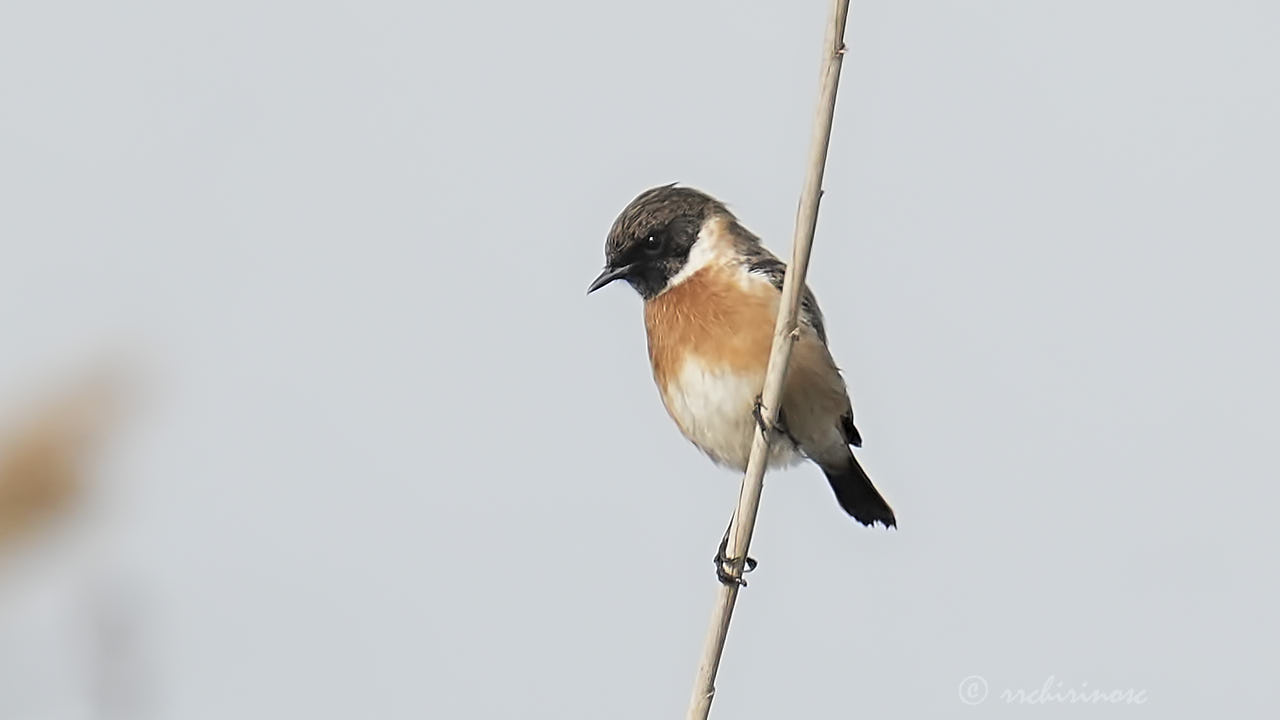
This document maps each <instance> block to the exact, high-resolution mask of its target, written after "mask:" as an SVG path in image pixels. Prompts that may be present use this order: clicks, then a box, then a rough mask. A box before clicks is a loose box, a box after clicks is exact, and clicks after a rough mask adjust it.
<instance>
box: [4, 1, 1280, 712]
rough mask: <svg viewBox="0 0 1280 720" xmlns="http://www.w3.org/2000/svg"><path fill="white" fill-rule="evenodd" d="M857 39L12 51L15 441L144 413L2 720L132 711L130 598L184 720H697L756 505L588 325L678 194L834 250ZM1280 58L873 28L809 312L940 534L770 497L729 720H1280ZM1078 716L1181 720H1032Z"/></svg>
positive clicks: (697, 16) (390, 39) (89, 20)
mask: <svg viewBox="0 0 1280 720" xmlns="http://www.w3.org/2000/svg"><path fill="white" fill-rule="evenodd" d="M827 9H828V8H827V3H826V2H803V3H763V2H727V1H724V2H648V3H629V4H617V3H596V2H544V3H534V4H525V3H505V4H502V3H499V4H494V3H469V4H463V3H448V4H446V3H410V2H382V1H379V2H341V3H338V2H318V3H312V2H307V3H304V2H282V3H269V4H265V3H254V2H244V1H242V0H230V1H228V2H219V3H202V4H183V5H177V4H173V3H159V2H130V1H125V2H119V3H111V4H107V5H104V4H101V3H88V2H46V3H34V4H33V3H6V4H4V5H3V6H0V103H2V108H0V247H2V248H3V253H2V257H3V260H2V261H0V336H2V338H3V339H2V340H0V343H2V347H3V352H0V401H2V402H3V404H0V411H3V412H2V413H0V415H2V418H0V419H3V420H5V421H9V420H12V419H13V418H14V417H16V414H17V412H18V411H17V408H19V407H21V403H20V401H21V399H23V398H26V397H28V396H30V395H32V393H33V392H35V389H39V388H47V387H54V386H56V385H57V384H58V383H59V382H61V381H62V380H63V379H65V378H67V377H71V376H73V375H74V373H75V372H76V371H77V369H79V368H81V367H83V366H84V365H86V364H88V363H91V362H92V361H93V360H94V359H96V358H98V357H100V356H102V355H103V353H110V352H114V351H117V350H120V351H123V352H124V354H125V355H126V356H128V357H129V358H131V359H132V361H134V362H135V363H136V367H137V368H138V369H139V372H138V376H139V378H140V380H141V382H140V383H139V386H140V392H139V402H138V403H137V411H136V412H135V413H134V414H133V415H132V417H131V419H130V420H129V422H127V423H126V424H125V425H124V427H123V429H122V430H121V431H120V432H119V433H117V434H116V435H115V436H114V438H113V440H114V442H113V443H112V444H111V446H110V450H109V452H108V453H107V454H106V455H105V460H104V461H103V463H102V465H101V467H100V471H99V473H98V476H97V479H98V480H99V481H100V482H101V487H102V488H104V489H106V490H104V491H103V492H101V493H100V502H98V503H97V504H96V505H95V506H94V511H93V512H92V513H90V515H91V520H87V521H86V523H87V525H86V526H85V527H84V528H81V529H79V530H77V531H75V532H73V533H72V534H71V535H69V536H67V537H65V538H62V539H49V540H47V541H46V542H47V544H48V547H45V548H44V549H43V550H40V551H39V552H40V553H41V555H40V557H44V558H47V559H48V562H47V563H45V562H34V561H31V560H29V559H28V560H26V561H21V560H13V561H9V562H8V566H7V567H8V575H7V576H0V668H3V669H4V672H3V673H0V715H4V716H5V717H10V716H12V717H18V718H57V719H59V720H60V719H61V718H80V717H95V716H94V715H93V714H92V711H91V710H90V709H89V708H88V706H87V705H86V703H87V702H88V700H86V699H85V698H86V697H88V696H87V695H86V694H85V693H87V690H85V687H84V686H85V682H84V681H83V675H84V672H85V671H84V670H83V665H84V664H85V663H86V662H87V661H85V660H84V659H83V657H82V655H83V652H84V651H83V647H82V644H83V643H82V641H81V640H78V639H77V635H76V632H77V631H76V630H75V629H74V623H69V622H68V620H67V618H70V617H76V612H77V611H76V610H75V608H76V607H77V605H76V603H78V602H79V600H77V599H76V598H78V597H79V595H78V594H77V593H79V592H80V590H78V589H77V588H83V586H85V585H86V584H88V585H94V586H95V587H96V586H97V584H102V583H105V584H106V585H107V586H108V587H113V588H118V589H117V590H110V591H108V592H107V594H108V595H109V596H113V597H115V596H119V597H123V598H125V601H126V605H127V606H128V607H129V608H131V610H128V611H127V613H126V614H128V613H132V614H133V616H135V621H134V625H135V627H134V631H135V632H136V634H137V643H138V650H137V653H136V654H137V657H136V658H135V662H136V665H137V667H136V668H135V670H136V672H137V673H138V674H139V676H140V677H141V678H142V680H140V681H139V682H140V684H141V685H142V686H143V688H144V691H143V694H145V696H146V700H145V703H144V704H145V706H146V707H147V708H148V709H147V712H146V714H147V716H148V717H155V718H179V719H182V720H188V719H190V720H203V719H206V718H207V719H210V720H213V719H220V718H230V717H243V718H279V717H308V718H350V717H377V718H428V717H431V718H449V717H484V718H557V719H559V718H600V717H609V718H655V717H678V716H681V714H682V713H683V711H684V706H685V703H686V701H687V698H688V694H689V690H690V687H691V683H692V680H693V673H694V669H695V665H696V662H697V658H698V653H699V650H700V648H701V644H702V640H703V634H704V630H705V624H706V622H707V618H708V614H709V611H710V609H711V604H712V600H713V597H714V593H715V583H714V578H713V575H712V567H711V564H710V562H709V560H710V556H711V554H712V552H713V550H714V546H715V544H716V542H717V541H718V539H719V537H720V533H721V531H722V529H723V526H724V523H725V521H726V520H727V518H728V515H729V512H730V510H731V507H732V505H733V502H734V499H735V498H736V492H737V490H736V489H737V482H738V479H737V477H736V476H734V475H733V474H732V473H730V472H728V471H724V470H720V469H716V468H714V467H712V466H711V465H710V464H709V463H708V462H706V461H705V460H704V459H703V458H702V456H701V455H699V453H698V452H697V451H696V450H695V449H694V448H693V447H692V446H690V445H688V444H687V443H686V442H685V441H684V440H683V439H682V438H681V437H680V436H679V434H678V433H677V431H676V430H675V428H674V426H673V425H672V423H671V422H670V421H669V420H668V419H667V417H666V415H665V413H664V411H663V410H662V408H661V404H660V402H659V400H658V397H657V392H656V391H655V389H654V387H653V385H652V381H651V379H650V377H649V370H648V365H647V359H646V357H645V352H644V334H643V329H642V324H641V319H640V302H639V300H638V298H637V297H635V296H634V294H633V293H631V292H630V290H628V289H626V288H625V287H622V286H617V287H610V288H609V289H608V290H606V291H604V292H601V293H599V294H597V295H593V296H592V297H590V298H586V297H584V295H583V293H584V290H585V288H586V285H587V283H588V282H589V281H590V280H591V278H592V277H594V275H595V273H596V272H597V271H598V269H599V266H600V264H601V260H602V243H603V239H604V234H605V232H606V231H607V229H608V227H609V224H610V223H611V222H612V220H613V218H614V216H615V215H616V214H617V213H618V211H619V210H620V209H621V208H622V206H623V205H624V204H625V203H626V202H628V201H629V200H630V199H631V198H632V197H633V196H634V195H635V194H636V193H637V192H639V191H640V190H642V189H644V188H647V187H649V186H652V185H655V184H659V183H665V182H671V181H681V182H684V183H687V184H690V185H693V186H695V187H699V188H701V189H704V190H706V191H708V192H710V193H712V194H714V195H716V196H718V197H720V198H722V199H724V200H725V201H726V202H728V203H729V204H730V205H731V207H732V208H733V209H734V210H735V211H736V212H737V213H738V215H739V216H740V217H741V219H742V220H743V221H744V222H745V223H746V224H747V225H748V227H750V228H752V229H753V230H755V231H756V232H757V233H759V234H760V235H762V236H763V237H764V238H765V239H766V242H767V243H768V244H769V245H770V246H771V247H772V248H773V249H774V250H775V251H776V252H778V254H779V255H783V256H786V255H788V254H789V252H790V250H789V248H790V234H791V226H792V221H793V218H794V211H795V206H796V200H797V197H798V194H799V189H800V185H801V180H802V176H803V163H804V156H805V150H806V147H807V145H808V142H809V127H810V121H811V113H812V109H813V104H814V99H815V95H816V84H817V70H818V56H819V45H820V39H821V36H822V32H823V23H824V22H825V17H826V13H827ZM1278 30H1280V6H1277V5H1276V4H1274V3H1267V2H1245V1H1243V0H1241V1H1238V2H1222V3H1211V2H1176V1H1164V2H1159V1H1155V0H1151V1H1145V2H1138V1H1134V0H1108V1H1107V2H1096V1H1091V0H1089V1H1076V2H1042V1H1033V0H1018V1H1003V2H995V1H991V0H966V1H964V2H938V1H934V2H926V1H922V2H907V3H904V2H887V1H881V2H854V4H853V9H852V14H851V17H850V21H849V29H848V37H847V41H848V44H849V48H850V51H849V55H848V57H847V60H846V63H845V69H844V75H843V80H842V83H841V94H840V101H839V105H838V108H837V114H836V123H835V132H834V137H833V140H832V147H831V155H830V159H829V169H828V172H827V181H826V186H825V187H826V191H827V194H826V197H825V199H824V204H823V207H822V214H821V218H820V222H819V229H818V238H817V241H816V245H815V254H814V262H813V266H812V269H811V274H810V284H811V286H812V287H813V288H814V290H815V292H816V293H817V295H818V297H819V299H820V301H821V303H822V306H823V309H824V310H825V312H826V313H827V316H828V325H829V333H830V335H831V342H832V346H833V350H834V353H835V355H836V358H837V360H838V361H839V362H840V364H841V365H842V366H843V367H844V369H845V372H846V376H847V378H848V381H849V384H850V388H851V390H852V393H853V397H854V402H855V405H856V408H857V413H858V424H859V427H860V429H861V430H862V432H863V436H864V438H865V439H866V445H865V449H864V450H863V452H862V453H861V454H860V457H861V458H862V459H863V462H864V464H865V465H866V466H867V468H868V470H869V472H870V473H871V475H872V476H873V477H874V478H875V479H876V481H877V484H878V485H879V486H880V488H881V489H882V490H883V492H884V493H885V495H886V496H887V497H888V498H889V499H890V501H891V502H892V503H893V505H894V507H895V509H896V510H897V512H898V516H899V519H900V526H901V529H900V530H899V531H897V532H892V533H886V532H872V531H868V530H866V529H864V528H861V527H859V526H856V525H854V524H852V523H851V522H850V521H848V520H847V519H846V518H845V517H844V516H843V514H842V513H841V512H840V510H839V509H838V507H837V506H836V504H835V502H834V500H833V498H832V497H831V495H830V490H829V489H828V488H827V486H826V483H825V481H824V480H823V479H822V476H821V474H820V473H819V472H818V471H817V470H816V469H814V468H812V467H808V466H806V467H802V468H798V469H796V470H792V471H788V472H785V473H778V474H771V475H770V476H769V477H768V479H767V481H766V486H765V495H764V503H763V508H762V512H761V517H760V524H759V528H758V532H757V536H756V544H755V547H754V552H753V554H754V555H755V556H756V557H757V558H759V560H760V562H761V566H760V569H759V570H758V571H757V572H756V573H755V574H754V575H753V576H752V582H751V586H750V587H749V588H748V589H747V590H746V591H745V592H744V593H743V595H742V598H741V601H740V603H739V607H738V612H737V615H736V617H735V622H734V625H733V629H732V632H731V635H730V638H729V646H728V649H727V652H726V657H725V661H724V664H723V667H722V672H721V677H720V682H719V695H718V697H717V699H716V703H715V707H714V709H713V712H714V714H715V716H716V717H721V718H783V717H815V718H818V717H820V718H844V717H848V718H868V717H951V716H956V717H1025V716H1029V715H1032V714H1035V715H1038V716H1041V717H1090V718H1092V717H1124V718H1129V717H1153V718H1154V717H1158V718H1168V717H1204V716H1214V717H1218V716H1221V717H1249V716H1255V717H1256V716H1260V715H1261V714H1263V712H1264V708H1268V707H1271V706H1272V705H1273V701H1274V687H1275V686H1274V682H1275V677H1274V675H1275V671H1276V668H1277V658H1276V649H1275V648H1276V646H1277V642H1278V641H1280V632H1278V631H1277V621H1276V614H1275V608H1276V607H1277V605H1278V604H1280V592H1278V591H1277V584H1276V577H1275V575H1276V573H1275V558H1274V552H1275V550H1276V547H1277V540H1278V539H1280V538H1278V537H1277V535H1278V533H1277V531H1276V529H1275V526H1274V516H1275V508H1276V507H1277V503H1278V502H1280V491H1277V484H1276V481H1277V471H1276V461H1275V457H1274V455H1275V453H1274V445H1275V435H1276V431H1277V430H1278V429H1280V428H1278V427H1277V421H1276V415H1275V407H1276V405H1277V401H1280V397H1278V395H1280V393H1278V392H1277V382H1276V380H1275V375H1274V373H1275V369H1276V367H1277V366H1278V365H1280V342H1278V341H1277V333H1276V308H1277V301H1278V300H1280V293H1278V292H1277V290H1276V287H1275V273H1276V266H1277V259H1278V258H1280V252H1278V251H1277V249H1276V241H1277V238H1280V220H1278V219H1277V218H1278V216H1277V212H1276V200H1277V197H1280V170H1277V168H1278V167H1280V139H1278V135H1277V130H1276V129H1277V128H1280V81H1278V80H1277V75H1276V71H1277V68H1278V67H1280V49H1278V47H1277V45H1276V43H1275V38H1276V33H1277V31H1278ZM11 409H12V412H11V411H10V410H11ZM76 533H79V534H76ZM3 569H4V568H2V567H0V570H3ZM86 578H89V579H86ZM119 588H123V589H122V590H121V589H119ZM59 608H61V609H59ZM67 668H71V670H67ZM972 675H980V676H982V677H983V678H984V679H985V681H986V682H987V683H988V684H989V687H990V691H991V696H990V697H989V698H988V699H987V700H986V701H985V702H983V703H981V704H980V705H979V706H978V707H976V708H975V707H970V706H968V705H966V704H964V703H962V702H961V700H960V697H959V694H958V690H957V688H958V686H959V684H960V683H961V681H962V680H964V679H965V678H966V677H969V676H972ZM1050 677H1052V678H1055V682H1056V681H1061V682H1062V683H1063V687H1071V688H1077V689H1079V688H1082V687H1083V688H1085V689H1093V688H1100V689H1122V690H1123V689H1134V690H1142V691H1145V692H1146V697H1147V702H1146V704H1145V705H1142V706H1090V707H1083V706H1078V705H1077V706H1071V705H1063V704H1050V705H1048V706H1045V707H1040V708H1029V707H1023V706H1019V705H1010V704H1008V703H1006V702H1004V701H1002V700H1000V699H999V698H998V697H997V695H998V694H999V693H1000V692H1001V691H1002V690H1004V689H1019V688H1022V689H1027V690H1034V689H1036V688H1039V687H1041V686H1042V685H1044V684H1045V682H1046V681H1047V680H1048V679H1049V678H1050ZM6 698H7V699H6ZM6 707H7V708H8V710H5V708H6ZM5 713H8V714H5Z"/></svg>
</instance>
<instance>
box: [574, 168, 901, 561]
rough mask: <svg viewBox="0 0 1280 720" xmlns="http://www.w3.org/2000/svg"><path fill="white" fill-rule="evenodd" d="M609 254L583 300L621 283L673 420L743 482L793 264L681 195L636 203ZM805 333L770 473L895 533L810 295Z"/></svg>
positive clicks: (659, 190) (787, 387) (685, 192)
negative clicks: (818, 484)
mask: <svg viewBox="0 0 1280 720" xmlns="http://www.w3.org/2000/svg"><path fill="white" fill-rule="evenodd" d="M604 249H605V266H604V269H603V270H602V271H601V272H600V274H599V276H598V277H596V279H595V280H594V281H592V282H591V284H590V286H589V287H588V288H587V294H591V293H593V292H595V291H597V290H599V289H600V288H603V287H605V286H606V285H609V284H610V283H613V282H615V281H618V280H623V281H625V282H626V283H627V284H629V285H630V286H631V287H632V288H634V289H635V291H636V292H637V293H638V294H639V295H640V297H641V299H642V300H643V303H644V325H645V331H646V334H647V336H648V349H649V362H650V366H651V368H652V371H653V379H654V382H655V383H656V384H657V386H658V392H659V394H660V395H661V397H662V404H663V405H664V406H665V408H666V410H667V413H668V414H669V415H670V416H671V419H672V420H674V421H675V424H676V426H677V427H678V428H679V430H680V432H681V433H682V434H683V435H684V437H685V438H687V439H688V440H689V441H690V442H692V443H693V444H694V445H695V446H696V447H697V448H698V449H699V450H701V451H702V452H703V453H705V454H706V455H707V456H708V457H710V458H711V460H712V461H714V462H715V463H716V464H719V465H721V466H724V467H728V468H731V469H733V470H737V471H739V472H743V471H745V470H746V467H747V458H748V456H749V455H750V453H751V443H752V440H753V434H754V432H756V429H757V427H758V426H759V427H760V429H761V430H764V429H765V428H764V426H763V422H762V418H761V416H760V393H761V391H762V389H763V386H764V377H765V370H766V368H767V365H768V362H769V354H770V350H771V347H772V343H773V333H774V325H775V322H776V320H777V315H778V306H779V304H780V302H781V299H782V281H783V276H784V275H785V274H786V269H787V266H786V264H785V263H784V262H782V261H781V260H779V259H778V258H777V257H776V256H775V255H774V254H773V253H771V252H770V251H769V250H768V249H767V248H766V247H765V246H764V245H763V243H762V242H761V240H760V238H759V237H757V236H756V235H754V234H753V233H752V232H751V231H750V230H748V229H747V228H746V227H744V226H743V224H742V223H741V222H739V220H738V218H737V217H736V216H735V215H734V214H733V213H732V212H730V210H729V208H728V207H727V206H726V205H725V204H724V203H723V202H721V201H719V200H717V199H715V198H713V197H712V196H710V195H708V194H706V193H704V192H702V191H700V190H697V189H694V188H691V187H686V186H681V185H678V184H676V183H672V184H669V185H661V186H658V187H654V188H650V189H648V190H645V191H644V192H642V193H640V194H639V195H638V196H636V198H635V199H634V200H632V201H631V202H630V203H628V204H627V206H626V207H625V208H623V210H622V212H621V213H620V214H619V215H618V217H617V219H616V220H615V221H614V223H613V226H612V227H611V228H610V230H609V233H608V236H607V238H606V240H605V248H604ZM798 331H799V335H798V339H797V340H796V341H795V345H794V346H793V349H792V353H791V363H790V366H789V368H788V373H787V378H786V383H785V384H784V386H783V393H782V402H781V408H780V412H779V415H778V421H777V424H776V429H777V431H778V432H776V433H774V434H773V436H772V437H773V440H772V443H771V445H770V450H769V454H768V465H769V467H783V466H787V465H792V464H795V463H797V462H801V461H803V460H805V459H807V460H810V461H812V462H813V463H814V464H816V465H817V466H818V467H819V468H821V470H822V472H823V473H824V474H825V475H826V478H827V482H828V483H829V484H830V486H831V489H832V490H833V491H834V492H835V497H836V501H837V502H838V503H839V505H840V507H841V508H842V509H843V510H844V512H846V513H847V514H848V515H850V516H851V517H852V518H853V519H854V520H856V521H857V522H859V523H861V524H862V525H865V526H871V527H873V526H875V525H876V524H880V525H882V526H883V527H885V528H886V529H887V528H896V527H897V518H896V517H895V515H894V512H893V509H892V508H890V506H889V503H888V502H886V501H885V499H884V497H883V496H882V495H881V494H880V492H879V490H877V489H876V487H875V485H874V484H872V482H871V478H870V477H869V476H868V475H867V473H866V471H865V470H863V468H862V465H861V464H859V463H858V459H857V458H856V457H854V454H853V450H852V449H851V448H854V447H861V446H862V435H861V434H860V433H859V432H858V428H857V427H856V426H855V425H854V422H853V405H852V403H851V402H850V400H849V393H848V389H847V387H846V385H845V381H844V378H843V377H842V375H841V372H840V370H839V368H838V367H837V366H836V364H835V361H834V360H833V359H832V357H831V352H830V350H829V349H828V346H827V330H826V323H825V321H824V319H823V315H822V311H821V310H820V309H819V307H818V301H817V299H816V298H815V297H814V295H813V292H812V291H810V289H809V288H808V287H807V286H806V287H805V288H804V292H803V294H802V296H801V302H800V311H799V318H798ZM731 525H732V521H731ZM726 540H727V533H726ZM724 547H725V543H724V542H722V543H721V549H720V552H719V553H717V562H723V561H724V558H723V553H724ZM749 564H750V565H751V566H754V564H755V563H754V562H751V563H749ZM718 572H719V570H718ZM721 579H722V580H724V579H725V578H724V576H723V574H722V575H721Z"/></svg>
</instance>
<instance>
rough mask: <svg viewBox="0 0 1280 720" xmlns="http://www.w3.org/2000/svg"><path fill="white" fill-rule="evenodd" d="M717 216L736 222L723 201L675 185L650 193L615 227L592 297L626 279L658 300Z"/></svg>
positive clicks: (634, 202) (632, 205)
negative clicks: (596, 292) (701, 232)
mask: <svg viewBox="0 0 1280 720" xmlns="http://www.w3.org/2000/svg"><path fill="white" fill-rule="evenodd" d="M716 215H725V216H728V217H732V215H730V214H729V211H728V209H727V208H725V206H724V204H723V203H721V202H720V201H719V200H716V199H715V198H713V197H711V196H710V195H707V194H706V193H703V192H699V191H697V190H694V189H693V188H686V187H676V186H675V185H674V184H672V185H663V186H661V187H656V188H653V189H651V190H645V191H644V192H642V193H640V195H638V196H637V197H636V199H635V200H632V201H631V203H630V204H629V205H627V207H626V208H625V209H623V211H622V214H621V215H619V216H618V219H617V220H615V221H614V222H613V228H612V229H610V230H609V238H608V240H606V241H605V244H604V258H605V266H604V271H603V272H601V273H600V276H599V277H597V278H596V279H595V281H594V282H592V283H591V287H589V288H587V292H588V293H592V292H595V291H596V290H599V289H600V288H602V287H604V286H605V285H608V284H609V283H611V282H613V281H614V280H626V281H627V282H628V283H630V284H631V287H633V288H635V289H636V292H638V293H640V296H641V297H644V298H651V297H654V296H656V295H657V294H659V293H661V292H662V291H663V289H665V288H666V287H667V281H668V280H670V279H671V276H673V275H675V274H676V273H678V272H680V269H681V268H683V267H684V265H685V262H686V261H687V260H688V259H689V249H690V248H692V247H693V243H694V242H695V241H696V240H697V239H698V231H699V230H701V229H702V224H703V223H704V222H706V221H707V220H708V219H709V218H711V217H714V216H716Z"/></svg>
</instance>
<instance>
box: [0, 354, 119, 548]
mask: <svg viewBox="0 0 1280 720" xmlns="http://www.w3.org/2000/svg"><path fill="white" fill-rule="evenodd" d="M120 396H121V382H120V377H119V375H118V373H116V372H114V371H110V372H108V371H99V372H95V373H93V374H92V375H91V376H90V377H89V378H87V379H85V380H82V381H81V382H79V383H77V384H75V385H74V386H72V387H70V388H68V389H66V390H64V391H63V392H61V393H58V394H56V395H55V396H54V397H52V398H51V399H49V400H47V401H46V402H45V403H43V404H41V405H39V406H37V407H35V408H32V409H31V410H30V411H29V412H28V413H26V414H21V415H18V416H16V417H12V418H9V419H8V423H7V424H8V425H9V426H10V427H9V428H7V429H6V430H5V431H0V551H3V550H6V549H8V548H10V547H12V546H13V545H15V544H16V543H17V542H18V541H20V540H21V539H23V538H24V537H26V536H28V535H31V534H34V533H36V532H38V531H39V530H41V529H43V528H46V527H49V526H51V525H52V524H53V523H54V522H56V521H57V520H58V519H59V518H61V517H62V516H64V515H65V514H67V512H68V511H70V510H71V509H73V508H74V507H75V506H76V504H77V501H78V500H79V499H80V497H81V496H82V495H83V490H84V485H85V475H86V472H87V471H88V469H89V468H88V466H87V462H88V460H89V459H90V454H91V451H92V450H93V449H94V447H95V445H96V444H97V442H96V441H97V440H98V439H99V438H100V437H101V435H102V433H103V431H104V430H105V428H106V426H107V425H108V424H109V422H110V421H111V420H112V419H113V417H114V416H115V412H116V410H118V406H119V400H120Z"/></svg>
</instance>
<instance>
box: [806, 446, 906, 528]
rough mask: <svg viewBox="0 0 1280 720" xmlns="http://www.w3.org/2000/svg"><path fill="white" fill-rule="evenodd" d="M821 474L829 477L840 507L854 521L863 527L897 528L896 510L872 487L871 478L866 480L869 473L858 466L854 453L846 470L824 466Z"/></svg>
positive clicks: (844, 468) (828, 479) (845, 467)
mask: <svg viewBox="0 0 1280 720" xmlns="http://www.w3.org/2000/svg"><path fill="white" fill-rule="evenodd" d="M822 472H824V473H826V474H827V482H830V483H831V489H832V490H835V491H836V500H838V501H840V507H842V508H844V511H845V512H847V513H849V514H850V515H852V516H853V519H854V520H857V521H858V522H860V523H862V524H863V525H874V524H876V523H877V522H879V523H883V524H884V526H885V527H886V528H891V527H897V526H898V520H897V519H896V518H895V517H894V516H893V508H891V507H889V503H887V502H885V501H884V498H882V497H880V492H879V491H878V490H876V486H875V485H872V484H871V478H869V477H867V473H866V471H864V470H863V469H862V466H861V465H859V464H858V460H857V459H856V458H855V457H853V454H852V453H850V455H849V462H848V464H847V465H845V466H844V467H841V468H839V469H831V468H827V467H824V468H822Z"/></svg>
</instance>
